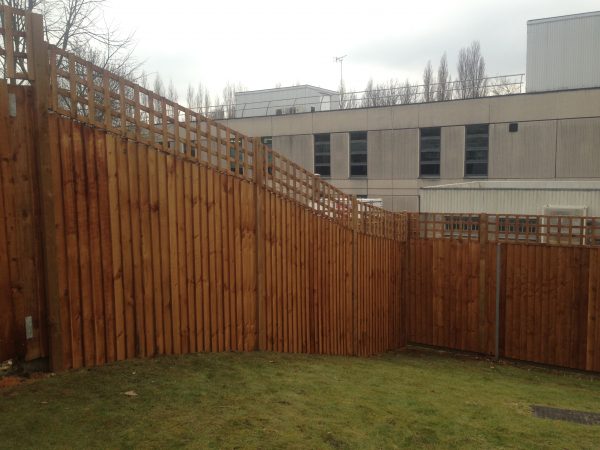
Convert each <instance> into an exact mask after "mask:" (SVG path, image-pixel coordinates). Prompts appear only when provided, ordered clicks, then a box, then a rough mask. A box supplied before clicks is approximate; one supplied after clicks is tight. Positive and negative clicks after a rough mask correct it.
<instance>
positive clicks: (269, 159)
mask: <svg viewBox="0 0 600 450" xmlns="http://www.w3.org/2000/svg"><path fill="white" fill-rule="evenodd" d="M260 142H261V143H263V144H264V145H266V146H267V147H269V149H271V150H272V149H273V136H263V137H261V138H260ZM267 173H268V174H269V175H272V174H273V153H271V152H270V151H269V150H267Z"/></svg>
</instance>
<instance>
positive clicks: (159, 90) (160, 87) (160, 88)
mask: <svg viewBox="0 0 600 450" xmlns="http://www.w3.org/2000/svg"><path fill="white" fill-rule="evenodd" d="M154 93H155V94H156V95H159V96H161V97H163V96H164V95H165V85H164V84H163V81H162V78H161V77H160V74H159V73H157V74H156V77H155V78H154Z"/></svg>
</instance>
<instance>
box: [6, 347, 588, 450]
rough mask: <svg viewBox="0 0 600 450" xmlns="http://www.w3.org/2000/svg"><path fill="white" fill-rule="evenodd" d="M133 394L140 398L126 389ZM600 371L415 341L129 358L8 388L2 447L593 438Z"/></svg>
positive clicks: (520, 443) (575, 442)
mask: <svg viewBox="0 0 600 450" xmlns="http://www.w3.org/2000/svg"><path fill="white" fill-rule="evenodd" d="M127 391H135V393H136V394H137V396H127V395H125V394H124V393H125V392H127ZM530 404H540V405H547V406H556V407H562V408H571V409H578V410H584V411H600V379H598V378H594V377H592V376H589V375H581V374H574V373H562V372H558V371H550V370H546V369H539V368H524V367H516V366H512V365H508V364H495V363H491V362H489V361H485V360H476V359H473V358H465V357H458V356H452V355H448V354H440V353H437V352H433V351H421V350H409V351H406V352H402V353H397V354H386V355H383V356H380V357H374V358H343V357H325V356H307V355H291V354H287V355H286V354H272V353H247V354H234V353H223V354H198V355H188V356H183V357H160V358H155V359H148V360H135V361H129V362H124V363H118V364H113V365H110V366H106V367H102V368H98V369H92V370H80V371H74V372H70V373H65V374H60V375H57V376H55V377H51V378H45V379H41V380H35V381H31V382H28V383H26V384H22V385H19V386H15V387H8V388H4V389H1V390H0V447H1V448H11V449H12V448H45V447H60V448H72V447H77V448H82V447H85V448H90V447H96V448H98V447H101V448H115V447H119V448H124V447H125V448H132V447H144V448H147V447H156V448H169V447H192V448H204V447H224V448H233V447H261V448H284V447H286V448H287V447H293V448H331V447H333V448H398V447H400V448H402V447H407V448H422V447H425V448H527V449H530V448H598V446H599V445H600V426H591V425H579V424H574V423H567V422H559V421H552V420H545V419H538V418H535V417H533V416H532V415H531V413H530V409H529V405H530Z"/></svg>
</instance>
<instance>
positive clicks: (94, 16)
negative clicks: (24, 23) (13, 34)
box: [0, 0, 141, 79]
mask: <svg viewBox="0 0 600 450" xmlns="http://www.w3.org/2000/svg"><path fill="white" fill-rule="evenodd" d="M106 2H107V0H0V5H9V6H12V7H14V8H18V9H23V10H26V11H33V12H37V13H40V14H42V15H43V18H44V34H45V37H46V40H47V41H48V42H49V43H50V44H53V45H56V46H57V47H59V48H61V49H63V50H68V51H70V52H72V53H75V54H76V55H78V56H80V57H82V58H84V59H86V60H87V61H89V62H91V63H93V64H95V65H97V66H100V67H101V68H103V69H107V70H110V71H111V72H113V73H115V74H117V75H120V76H123V77H126V78H128V79H135V75H134V74H135V72H136V71H137V70H138V69H139V67H140V65H141V64H140V63H139V62H137V61H136V60H135V58H133V51H134V49H135V38H134V33H129V34H124V33H122V32H121V30H119V27H118V26H117V25H116V24H114V23H108V22H107V21H106V19H105V18H104V15H103V9H104V6H105V4H106ZM17 25H18V24H17ZM17 50H18V51H19V49H17Z"/></svg>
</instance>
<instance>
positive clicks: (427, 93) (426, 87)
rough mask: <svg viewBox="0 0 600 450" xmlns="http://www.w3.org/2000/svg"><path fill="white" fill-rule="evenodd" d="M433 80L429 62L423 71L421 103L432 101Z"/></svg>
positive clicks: (433, 92)
mask: <svg viewBox="0 0 600 450" xmlns="http://www.w3.org/2000/svg"><path fill="white" fill-rule="evenodd" d="M434 84H435V80H434V78H433V68H432V67H431V61H427V65H426V66H425V69H424V70H423V101H425V102H430V101H433V98H434V94H435V89H434V87H435V86H434Z"/></svg>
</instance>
